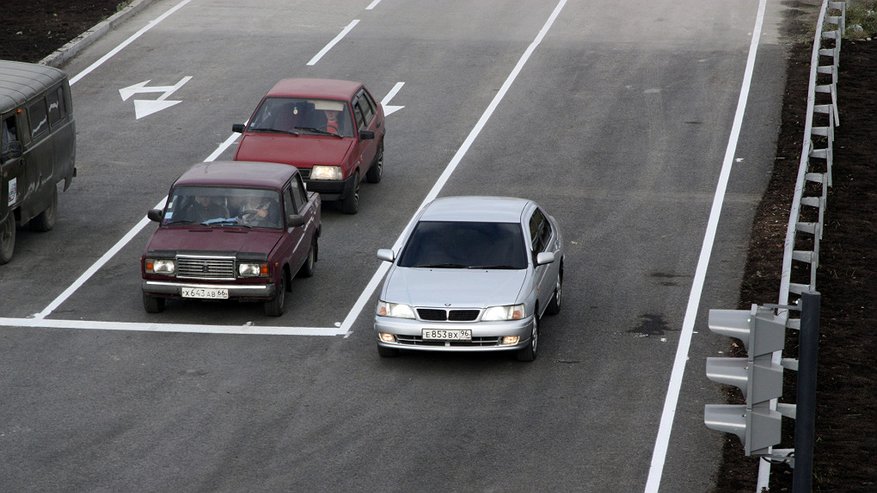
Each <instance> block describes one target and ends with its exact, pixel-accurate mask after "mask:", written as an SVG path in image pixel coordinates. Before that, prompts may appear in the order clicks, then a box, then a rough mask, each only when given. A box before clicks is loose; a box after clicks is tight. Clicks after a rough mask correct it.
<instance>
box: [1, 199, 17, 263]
mask: <svg viewBox="0 0 877 493" xmlns="http://www.w3.org/2000/svg"><path fill="white" fill-rule="evenodd" d="M14 251H15V215H14V214H13V213H12V211H10V212H9V215H8V216H6V220H5V221H3V224H0V265H3V264H5V263H7V262H9V261H10V260H12V253H13V252H14Z"/></svg>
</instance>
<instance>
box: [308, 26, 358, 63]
mask: <svg viewBox="0 0 877 493" xmlns="http://www.w3.org/2000/svg"><path fill="white" fill-rule="evenodd" d="M357 24H359V19H353V20H352V21H351V22H350V24H347V27H345V28H344V29H342V30H341V32H340V33H338V36H335V38H333V39H332V41H329V44H327V45H326V46H324V47H323V49H322V50H320V52H319V53H317V54H316V55H314V57H313V58H311V61H309V62H308V65H316V64H317V62H319V61H320V59H321V58H323V55H325V54H326V53H329V50H331V49H332V47H334V46H335V45H336V44H338V42H339V41H341V40H342V39H344V36H347V33H349V32H350V31H351V30H353V28H354V27H356V25H357Z"/></svg>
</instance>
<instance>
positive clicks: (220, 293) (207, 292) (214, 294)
mask: <svg viewBox="0 0 877 493" xmlns="http://www.w3.org/2000/svg"><path fill="white" fill-rule="evenodd" d="M182 290H183V291H182V295H183V298H201V299H205V300H227V299H228V290H227V289H223V288H182Z"/></svg>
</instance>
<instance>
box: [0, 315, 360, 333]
mask: <svg viewBox="0 0 877 493" xmlns="http://www.w3.org/2000/svg"><path fill="white" fill-rule="evenodd" d="M0 326H8V327H36V328H45V329H79V330H117V331H118V330H123V331H137V332H186V333H195V334H240V335H284V336H289V335H296V336H339V335H342V334H344V332H343V331H341V329H339V328H337V327H281V326H259V325H201V324H167V323H137V322H107V321H102V320H55V319H35V318H0Z"/></svg>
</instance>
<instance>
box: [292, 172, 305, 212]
mask: <svg viewBox="0 0 877 493" xmlns="http://www.w3.org/2000/svg"><path fill="white" fill-rule="evenodd" d="M289 190H290V192H291V194H292V202H293V205H294V206H295V213H296V214H301V211H302V209H304V206H305V204H306V203H307V201H308V199H307V194H306V192H305V189H304V185H302V182H301V177H300V176H298V175H296V176H295V178H293V179H292V182H291V183H290V187H289Z"/></svg>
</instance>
